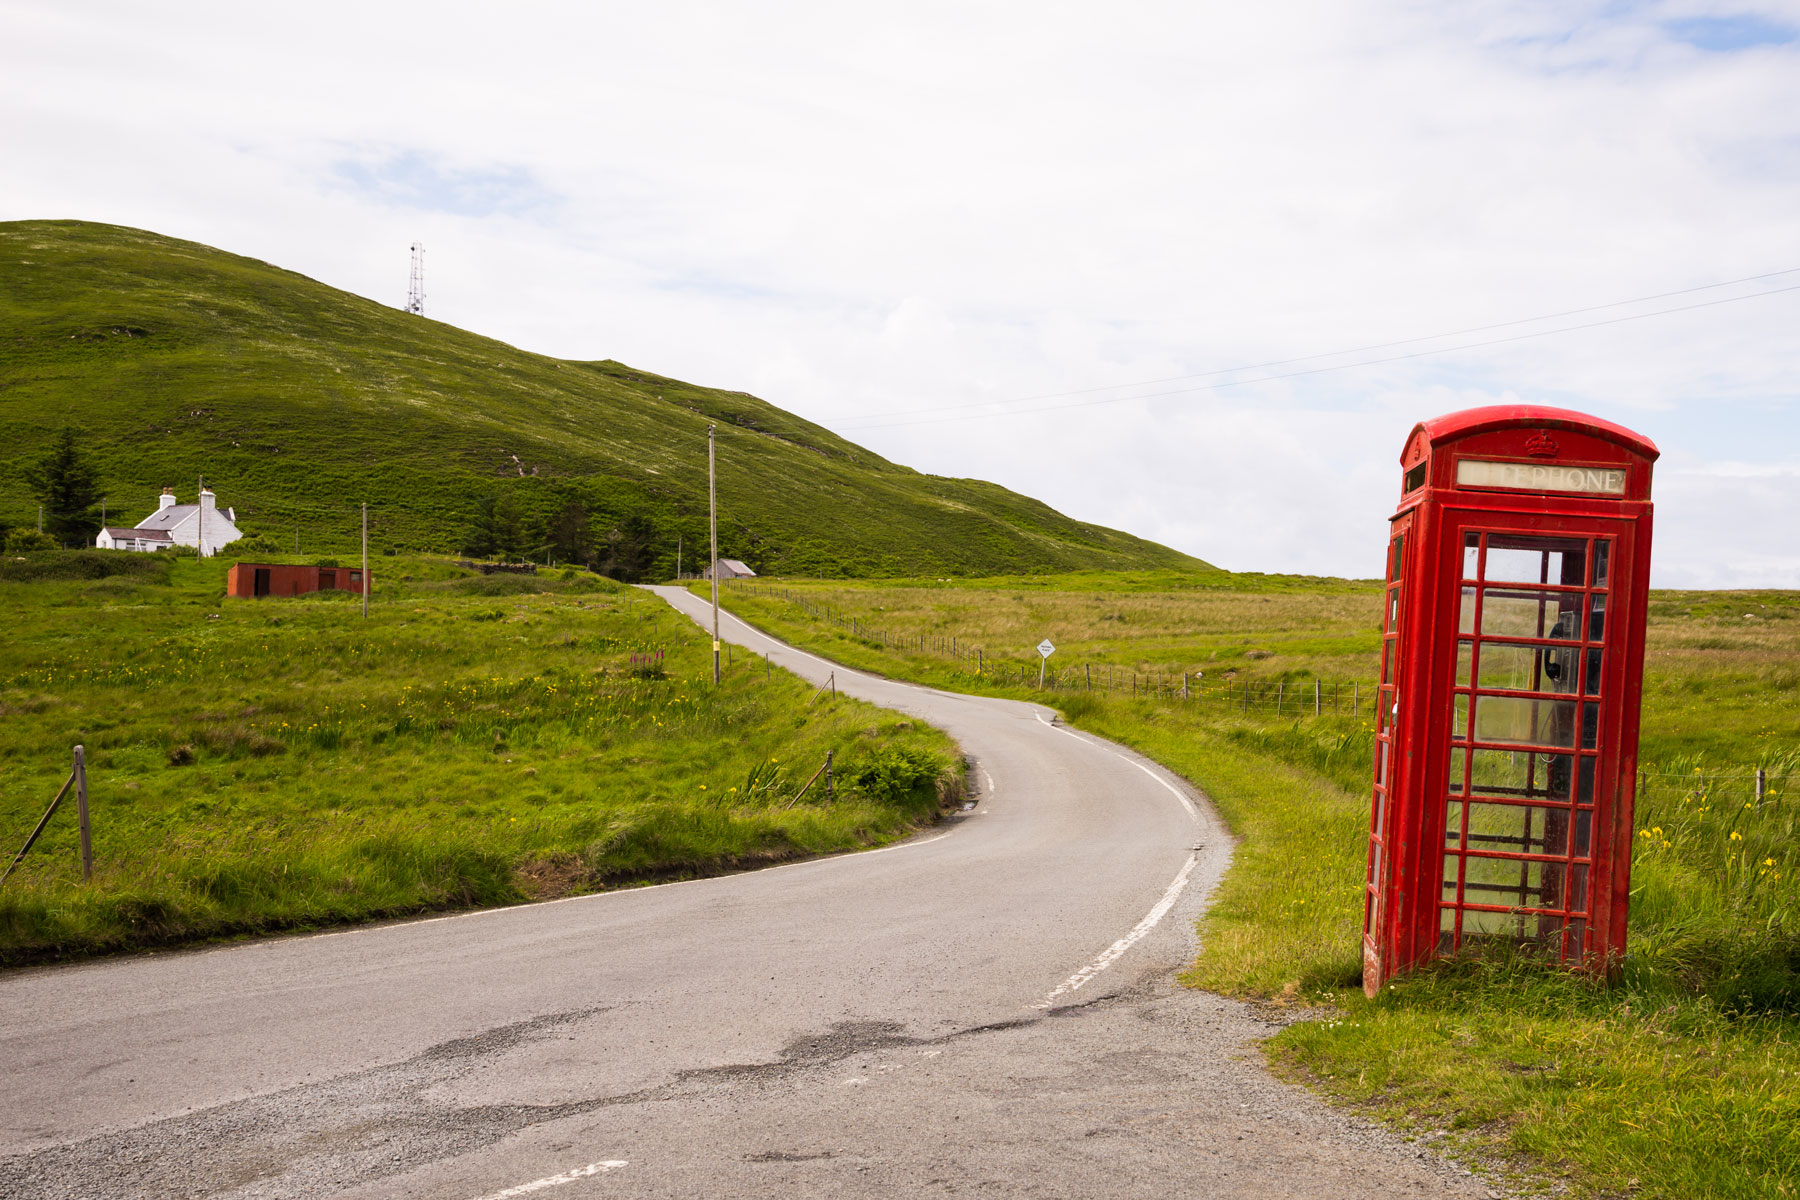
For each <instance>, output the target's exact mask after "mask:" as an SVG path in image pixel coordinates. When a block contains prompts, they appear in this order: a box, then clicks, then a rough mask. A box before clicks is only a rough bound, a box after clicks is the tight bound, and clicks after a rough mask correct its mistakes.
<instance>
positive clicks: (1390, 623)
mask: <svg viewBox="0 0 1800 1200" xmlns="http://www.w3.org/2000/svg"><path fill="white" fill-rule="evenodd" d="M1399 627H1400V589H1399V588H1394V589H1392V590H1391V591H1389V592H1388V605H1387V632H1389V633H1392V632H1394V630H1396V629H1398V628H1399Z"/></svg>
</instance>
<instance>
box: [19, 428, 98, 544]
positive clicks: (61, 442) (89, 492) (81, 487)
mask: <svg viewBox="0 0 1800 1200" xmlns="http://www.w3.org/2000/svg"><path fill="white" fill-rule="evenodd" d="M25 482H26V484H27V485H28V486H29V487H30V488H31V492H32V495H33V496H34V497H35V498H36V499H37V501H38V503H40V504H42V505H43V506H44V532H45V533H47V534H49V535H50V536H52V537H54V538H56V539H57V540H58V541H62V542H73V541H82V542H88V541H92V540H93V537H94V535H95V534H96V533H98V532H99V530H100V522H99V520H98V519H97V518H96V517H95V515H94V506H95V505H97V504H99V503H100V500H101V497H102V496H103V495H104V493H103V492H102V491H101V489H100V472H99V471H98V470H97V469H96V468H95V467H94V465H93V464H92V463H91V462H89V461H88V458H87V455H86V453H85V452H83V450H82V449H81V441H80V438H79V436H78V435H77V434H76V432H75V430H74V429H73V428H72V427H70V426H68V425H64V426H63V428H62V432H61V433H60V434H58V435H57V439H56V443H55V444H54V445H53V446H51V447H50V449H49V450H48V451H46V452H45V454H44V455H43V457H41V458H39V459H38V460H37V462H35V463H33V464H32V465H31V466H29V467H26V468H25Z"/></svg>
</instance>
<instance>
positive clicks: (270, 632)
mask: <svg viewBox="0 0 1800 1200" xmlns="http://www.w3.org/2000/svg"><path fill="white" fill-rule="evenodd" d="M225 565H226V564H224V563H223V562H219V561H216V560H215V561H211V562H206V563H197V562H195V561H194V560H192V559H182V560H173V559H170V558H164V557H161V556H151V555H132V554H126V553H122V552H117V553H115V552H105V551H92V552H87V553H83V554H79V555H72V554H47V555H42V556H37V557H35V558H33V559H30V560H24V561H19V560H9V561H7V562H5V563H0V606H4V610H5V612H6V613H7V622H8V627H7V636H6V638H5V640H4V642H0V722H3V725H0V728H3V729H4V731H5V736H4V739H3V740H0V769H3V772H4V774H3V779H4V784H3V787H0V837H3V838H4V846H3V848H4V853H5V855H6V858H7V860H9V861H10V859H11V856H12V854H13V853H14V851H16V849H17V848H18V846H19V845H20V844H21V843H23V841H24V840H25V837H26V834H27V833H28V832H29V831H30V829H31V827H32V825H33V823H34V822H35V821H36V820H37V818H38V816H39V815H40V814H41V812H42V811H43V809H44V807H45V805H46V804H47V803H48V802H49V800H50V798H51V797H52V796H53V795H54V794H55V792H56V790H57V788H58V786H59V785H60V784H61V783H62V781H63V779H64V778H65V776H66V775H67V773H68V771H69V762H70V753H71V747H72V745H73V744H74V743H77V742H80V743H83V744H84V745H85V747H86V751H87V761H88V768H89V776H90V788H91V792H92V808H93V828H94V852H95V859H96V872H95V877H94V880H93V882H92V883H91V884H89V885H83V884H82V883H81V880H80V871H79V862H78V853H77V848H76V833H75V828H76V826H75V813H74V811H73V804H72V802H67V803H66V806H65V807H64V808H63V809H62V810H61V811H60V812H59V813H58V814H57V816H56V818H55V820H54V821H53V822H52V824H51V825H50V827H49V829H48V831H47V832H46V833H45V835H44V837H43V838H42V839H41V840H40V841H39V843H38V845H37V846H36V848H35V849H34V850H33V851H32V853H31V855H30V856H29V857H28V858H26V859H25V861H24V863H23V865H22V866H20V868H19V869H18V871H17V872H16V873H15V874H14V875H13V877H12V878H11V879H9V880H7V882H6V884H5V885H4V887H0V963H5V964H16V963H21V962H28V961H38V960H43V959H46V958H52V957H58V956H66V955H72V954H83V953H91V952H95V951H107V950H115V949H125V948H132V947H142V946H149V945H163V944H170V943H174V942H182V941H191V940H194V939H199V938H210V937H219V936H226V935H233V934H242V933H257V932H267V931H272V930H279V929H289V928H305V927H314V926H319V925H323V924H330V923H335V922H343V921H351V920H361V919H367V918H371V917H378V916H389V915H400V914H407V913H417V912H422V911H427V910H432V909H446V908H464V907H471V906H478V905H492V904H505V903H513V902H518V901H523V900H527V899H531V898H540V897H547V896H553V895H562V894H568V893H572V892H579V891H588V890H595V889H599V888H604V887H609V886H619V885H624V884H629V883H632V882H636V881H644V880H654V879H663V878H671V877H681V876H690V875H696V874H704V873H713V872H718V871H724V870H731V869H736V868H740V867H746V866H754V865H760V864H764V863H768V862H772V861H777V860H780V859H784V858H792V857H797V856H802V855H808V854H816V853H822V852H826V851H833V850H840V849H845V848H850V847H856V846H863V845H869V844H873V843H879V842H884V841H888V840H891V839H893V838H896V837H900V836H902V835H904V834H906V833H907V832H909V831H910V830H912V829H914V828H916V827H917V826H919V825H920V824H923V823H928V822H930V821H932V820H934V819H935V818H936V816H937V813H938V811H939V807H940V800H942V799H948V798H950V797H951V796H953V795H954V793H955V789H956V788H957V787H959V786H960V767H959V766H958V765H957V763H958V762H959V760H958V757H957V754H956V750H955V747H954V746H953V745H951V744H950V743H949V742H948V740H947V739H945V738H944V737H943V736H942V735H941V734H939V733H937V732H936V731H934V730H931V729H927V728H921V727H917V726H914V725H913V724H912V723H911V722H908V721H905V720H901V719H898V718H896V717H894V716H893V714H891V713H887V712H884V711H883V710H880V709H877V708H874V707H871V706H868V705H864V704H861V703H858V702H855V701H852V700H849V699H847V698H843V697H831V696H827V697H824V698H821V699H820V700H818V702H817V703H814V704H812V705H811V706H809V705H808V700H809V699H810V698H811V696H812V690H811V689H810V688H808V687H807V686H806V685H805V684H804V683H802V682H801V681H800V680H798V679H796V678H794V677H793V676H790V675H788V674H786V673H784V672H780V671H776V672H772V673H771V672H768V671H766V669H765V668H764V666H763V664H762V663H761V662H760V661H757V662H747V661H739V662H737V663H735V664H733V665H732V666H731V667H730V669H729V670H728V672H727V678H726V680H725V682H724V685H723V686H722V687H721V688H719V689H717V690H714V688H713V687H712V684H711V656H710V652H709V649H708V643H707V642H706V641H705V639H704V637H703V636H702V634H701V633H700V631H699V630H698V629H697V628H696V627H695V626H694V625H693V624H692V623H691V622H689V621H688V620H686V619H685V618H683V617H680V616H678V615H677V614H676V613H674V611H673V610H671V609H670V608H669V607H668V606H667V605H666V604H664V603H663V602H662V601H661V600H658V599H656V598H655V597H653V596H650V595H649V594H648V593H644V592H640V591H637V590H635V589H629V588H622V587H620V586H619V585H617V584H614V583H611V582H610V581H607V580H603V579H600V578H598V577H596V576H592V575H587V574H581V575H577V574H575V573H574V572H567V573H565V574H561V575H558V574H548V573H547V574H546V575H544V576H539V577H519V576H496V577H479V576H471V575H468V574H466V573H464V572H461V571H459V570H457V569H456V568H454V567H453V566H451V565H449V564H447V563H445V562H443V561H431V560H423V559H384V560H382V562H381V568H382V569H381V570H379V571H377V572H376V590H375V593H374V596H373V598H372V599H373V604H372V608H371V612H370V616H369V617H368V619H367V620H364V619H363V618H362V617H361V615H360V605H359V603H358V600H357V598H356V597H354V596H352V595H350V594H349V593H337V594H330V593H325V594H319V595H315V596H310V597H301V598H298V599H290V600H264V601H245V600H222V599H221V594H222V591H223V584H224V573H225ZM80 576H86V577H80ZM827 750H833V751H835V752H836V756H837V764H836V771H835V782H836V784H837V788H836V792H835V795H834V796H833V797H832V798H830V799H827V797H826V795H825V790H824V787H823V785H822V784H821V785H817V786H815V787H814V789H813V790H812V791H810V792H809V793H808V794H807V795H806V796H805V797H804V798H802V799H800V800H799V802H798V803H794V799H795V796H796V794H797V792H798V791H799V787H800V784H802V783H803V782H805V780H806V779H807V777H808V776H810V775H811V774H812V773H813V772H814V771H815V769H816V768H817V767H818V766H819V765H820V764H821V763H822V761H823V760H824V757H825V753H826V751H827Z"/></svg>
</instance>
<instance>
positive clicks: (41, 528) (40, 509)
mask: <svg viewBox="0 0 1800 1200" xmlns="http://www.w3.org/2000/svg"><path fill="white" fill-rule="evenodd" d="M38 532H39V533H42V532H44V506H43V505H41V504H40V505H38Z"/></svg>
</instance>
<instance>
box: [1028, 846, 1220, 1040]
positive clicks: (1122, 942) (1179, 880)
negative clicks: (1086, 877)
mask: <svg viewBox="0 0 1800 1200" xmlns="http://www.w3.org/2000/svg"><path fill="white" fill-rule="evenodd" d="M1199 861H1200V856H1199V854H1190V855H1188V860H1187V862H1186V863H1185V864H1184V865H1183V866H1182V868H1181V873H1180V874H1179V875H1177V876H1175V882H1174V883H1171V884H1170V885H1169V890H1168V891H1166V892H1164V893H1163V894H1162V899H1161V900H1158V901H1157V902H1156V907H1154V908H1152V909H1151V910H1150V911H1149V912H1147V913H1145V914H1144V919H1143V920H1141V921H1139V922H1138V923H1137V924H1136V925H1135V926H1133V927H1132V930H1131V932H1130V933H1128V934H1126V935H1125V936H1124V937H1122V938H1120V939H1119V940H1118V941H1116V942H1114V943H1113V944H1112V945H1110V946H1108V947H1107V948H1106V949H1105V950H1102V951H1101V952H1100V955H1099V957H1098V958H1096V959H1094V961H1093V962H1091V963H1089V964H1088V965H1087V966H1085V967H1083V968H1081V970H1079V971H1077V972H1075V973H1074V974H1073V975H1071V976H1069V977H1068V978H1067V979H1065V980H1063V981H1062V983H1061V984H1059V985H1057V988H1056V990H1055V991H1053V992H1051V993H1050V994H1049V995H1048V996H1045V997H1044V998H1043V999H1042V1000H1041V1001H1039V1002H1038V1003H1037V1004H1034V1005H1033V1006H1032V1007H1033V1008H1049V1007H1050V1006H1051V1005H1052V1004H1054V1003H1056V1001H1057V998H1058V997H1061V996H1066V995H1068V994H1069V993H1070V992H1072V991H1074V990H1076V989H1077V988H1079V987H1081V986H1082V985H1083V984H1085V983H1087V981H1088V980H1090V979H1092V978H1093V977H1094V976H1096V975H1098V974H1099V973H1100V972H1102V971H1104V970H1106V968H1108V967H1110V966H1112V965H1113V963H1115V962H1117V961H1118V959H1119V956H1120V955H1121V954H1124V953H1125V952H1126V951H1127V950H1129V949H1131V947H1132V946H1134V945H1135V944H1137V942H1138V941H1140V940H1141V939H1142V938H1143V936H1144V935H1145V934H1147V933H1149V932H1150V931H1151V930H1152V929H1155V928H1156V923H1157V922H1158V921H1160V920H1162V919H1163V918H1164V917H1165V916H1167V915H1168V912H1169V910H1170V909H1171V908H1173V907H1175V901H1176V899H1177V897H1179V896H1180V895H1181V889H1182V888H1185V887H1186V886H1187V881H1188V876H1189V875H1190V874H1192V873H1193V870H1194V864H1195V863H1197V862H1199Z"/></svg>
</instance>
